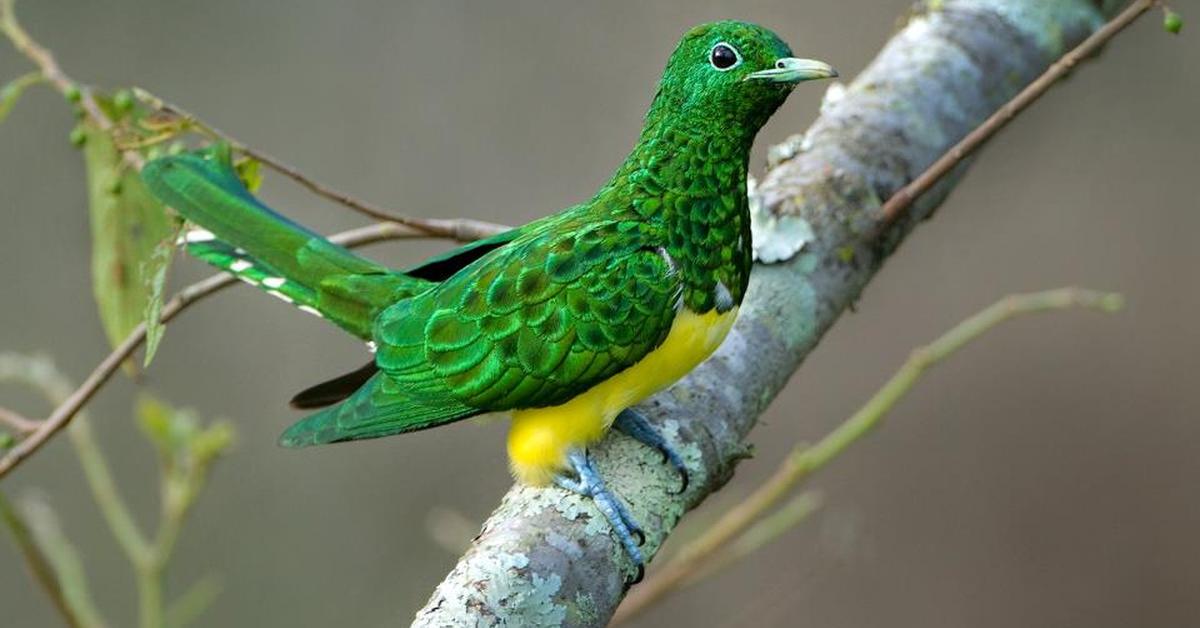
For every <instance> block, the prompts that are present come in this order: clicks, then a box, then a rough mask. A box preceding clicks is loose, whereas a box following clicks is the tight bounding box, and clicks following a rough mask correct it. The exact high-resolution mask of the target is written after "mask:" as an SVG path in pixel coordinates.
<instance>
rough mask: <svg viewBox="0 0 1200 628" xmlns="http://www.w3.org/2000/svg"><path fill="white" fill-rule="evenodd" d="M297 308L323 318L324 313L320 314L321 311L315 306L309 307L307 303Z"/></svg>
mask: <svg viewBox="0 0 1200 628" xmlns="http://www.w3.org/2000/svg"><path fill="white" fill-rule="evenodd" d="M298 309H299V310H300V311H301V312H308V313H309V314H312V315H313V316H316V317H317V318H325V315H324V314H322V313H321V312H320V310H318V309H317V308H315V307H310V306H307V305H301V306H299V308H298Z"/></svg>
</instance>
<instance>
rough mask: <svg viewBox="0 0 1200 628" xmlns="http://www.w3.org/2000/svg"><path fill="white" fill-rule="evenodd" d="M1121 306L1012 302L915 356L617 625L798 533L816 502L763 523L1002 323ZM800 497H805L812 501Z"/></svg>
mask: <svg viewBox="0 0 1200 628" xmlns="http://www.w3.org/2000/svg"><path fill="white" fill-rule="evenodd" d="M1121 304H1122V298H1121V295H1119V294H1114V293H1110V292H1096V291H1094V290H1082V289H1079V288H1060V289H1058V290H1046V291H1043V292H1034V293H1030V294H1016V295H1010V296H1008V297H1005V298H1003V299H1001V300H1000V301H998V302H996V303H994V304H992V305H991V306H989V307H988V308H986V309H984V310H982V311H980V312H978V313H976V314H975V315H973V316H971V317H970V318H968V319H966V320H964V321H962V322H961V323H959V324H957V325H955V326H954V327H953V328H951V329H950V331H947V332H946V333H944V334H942V335H941V336H939V337H938V338H937V339H936V340H934V341H933V342H931V343H929V344H927V345H925V346H923V347H919V348H917V349H915V350H914V351H913V352H912V354H911V355H910V356H909V358H908V360H906V361H905V362H904V364H903V365H901V367H900V369H899V370H897V371H896V372H895V373H894V374H893V375H892V377H891V378H890V379H888V381H887V382H886V383H885V384H884V385H883V387H882V388H880V389H879V390H878V391H876V392H875V394H874V395H872V396H871V398H870V399H868V400H867V402H866V403H865V404H863V405H862V407H860V408H859V409H858V411H857V412H855V413H854V414H853V415H851V416H850V418H848V419H846V420H845V421H844V422H842V423H841V424H840V425H838V426H837V428H835V429H834V430H833V431H832V432H830V433H829V434H826V435H825V437H824V438H822V439H821V440H819V441H817V442H816V443H815V444H813V445H808V444H806V443H799V444H797V445H796V446H794V447H793V448H792V450H791V451H790V452H789V453H788V455H787V456H785V457H784V459H783V462H782V463H781V464H780V465H779V467H778V468H777V469H776V470H775V473H774V474H772V475H771V477H770V478H768V479H767V481H766V482H763V483H762V484H761V485H759V486H758V487H757V488H756V489H755V490H754V491H753V492H752V493H750V495H749V496H747V497H746V498H745V499H743V500H742V501H741V502H739V503H738V504H737V505H736V506H734V507H732V508H730V509H729V510H728V511H726V512H725V514H723V515H721V518H720V519H718V520H717V521H716V523H714V524H712V525H711V526H709V527H708V528H706V529H705V530H704V531H703V532H702V533H701V534H700V536H699V537H697V538H696V539H694V540H692V541H691V542H689V543H688V544H687V546H686V547H684V548H683V549H681V550H680V551H679V553H678V554H677V555H675V556H674V557H672V559H671V561H670V562H669V563H667V564H666V565H665V566H664V568H663V569H660V570H658V571H657V572H656V573H655V574H653V575H652V576H651V577H650V579H649V580H647V581H646V582H645V583H644V584H643V585H642V586H640V587H637V588H635V589H633V591H632V593H630V595H629V597H627V598H626V599H625V603H624V604H622V605H621V607H620V608H619V609H618V610H617V614H616V615H615V616H614V617H613V623H614V624H616V623H620V622H621V621H624V620H628V619H630V618H631V617H633V616H634V615H636V614H637V613H639V612H641V611H642V610H645V609H646V608H647V607H649V606H651V605H652V604H654V603H655V602H656V601H658V600H659V599H661V598H662V597H663V596H665V595H666V594H668V593H670V592H671V591H674V590H675V589H677V588H679V587H680V586H682V585H683V584H685V583H688V582H691V581H693V580H694V579H695V578H696V577H697V576H699V575H700V574H701V573H709V572H710V571H712V569H711V568H710V567H709V565H708V563H710V562H712V561H714V560H716V561H717V562H722V561H723V559H725V558H726V557H725V556H723V555H722V554H723V553H729V554H732V555H744V554H745V553H747V552H748V551H750V550H752V549H754V548H757V547H760V546H762V545H763V544H764V543H766V542H767V541H768V540H770V539H771V538H773V537H774V536H777V535H778V534H780V533H781V532H782V531H784V530H786V529H788V528H790V527H792V525H794V522H796V521H798V520H799V518H802V517H803V516H804V515H806V514H807V513H808V512H810V511H811V510H812V509H813V508H814V507H815V503H814V502H815V501H816V500H815V498H813V497H812V496H808V497H807V499H800V500H799V501H793V502H792V507H791V508H789V507H787V506H785V507H784V508H782V509H780V511H779V514H782V515H783V516H782V517H780V518H779V519H778V520H776V521H772V520H771V518H767V519H763V516H764V515H766V514H767V513H768V512H769V511H770V510H771V509H772V508H774V507H775V506H776V505H777V504H778V503H779V502H780V501H782V500H783V499H784V498H785V497H787V496H788V495H789V494H790V493H791V492H792V490H793V489H794V488H795V487H796V485H798V484H800V483H801V482H804V481H805V480H807V479H808V478H809V476H811V475H812V474H813V473H816V472H817V471H819V470H821V469H823V468H824V467H825V465H827V464H829V463H830V462H831V461H833V459H835V458H837V457H838V456H840V455H841V454H842V453H843V452H845V451H846V449H847V448H849V447H850V445H853V444H854V443H856V442H858V441H859V440H860V439H862V438H863V437H864V436H866V435H867V434H869V433H871V432H872V431H874V430H875V428H876V427H878V426H879V424H880V423H881V422H882V421H883V419H884V417H885V416H887V414H888V412H890V411H891V410H892V408H894V407H895V406H896V403H897V402H899V401H900V399H901V398H903V397H904V396H905V395H907V394H908V392H909V391H910V390H912V388H913V387H914V386H916V384H917V381H918V380H919V379H920V378H921V376H922V375H924V374H925V371H928V370H929V369H931V368H933V367H934V366H936V365H937V364H938V363H940V362H942V361H943V360H945V359H946V358H948V357H950V355H951V354H953V353H955V352H956V351H958V350H959V349H961V348H963V347H964V346H966V344H967V343H969V342H971V341H973V340H975V339H977V338H979V337H980V336H982V335H983V334H984V333H985V332H987V331H988V330H990V329H992V328H993V327H995V326H997V325H999V324H1000V323H1003V322H1004V321H1007V320H1009V319H1011V318H1014V317H1016V316H1020V315H1022V314H1033V313H1036V312H1046V311H1049V310H1062V309H1066V308H1070V307H1086V308H1093V309H1098V310H1101V311H1105V312H1114V311H1116V310H1118V309H1120V307H1121ZM800 497H802V498H803V497H804V495H801V496H800ZM755 522H758V524H757V527H760V532H757V533H756V532H753V528H752V527H751V526H755V525H756V524H755ZM732 557H733V556H730V558H732Z"/></svg>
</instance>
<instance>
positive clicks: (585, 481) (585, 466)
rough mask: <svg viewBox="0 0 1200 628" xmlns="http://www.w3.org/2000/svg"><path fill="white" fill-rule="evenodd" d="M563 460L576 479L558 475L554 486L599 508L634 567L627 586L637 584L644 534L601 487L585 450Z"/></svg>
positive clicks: (642, 563)
mask: <svg viewBox="0 0 1200 628" xmlns="http://www.w3.org/2000/svg"><path fill="white" fill-rule="evenodd" d="M567 460H568V461H569V462H570V463H571V468H572V469H573V470H574V471H575V475H576V477H570V476H567V475H558V476H555V478H554V483H555V484H556V485H558V486H559V487H560V488H564V489H566V490H568V491H571V492H572V493H578V494H580V495H583V496H585V497H590V498H592V501H593V502H594V503H595V504H596V507H597V508H599V509H600V512H601V513H603V514H604V517H605V518H606V519H608V522H609V524H611V525H612V527H613V530H614V531H615V532H616V533H617V538H618V539H620V540H621V544H622V545H624V546H625V551H626V552H628V553H629V557H630V558H632V559H633V562H634V564H635V565H637V568H638V571H637V576H635V577H634V579H633V581H632V582H631V583H630V584H636V583H638V582H640V581H641V580H642V575H643V574H645V572H646V565H645V561H644V560H643V559H642V551H641V550H640V549H638V546H639V545H641V544H642V543H645V542H646V535H645V533H643V532H642V529H641V527H639V526H638V524H637V522H636V521H634V520H633V517H632V516H631V515H630V514H629V511H628V510H627V509H626V508H625V505H624V504H622V503H621V501H620V500H618V499H617V497H616V495H613V494H612V492H611V491H609V490H608V487H607V486H605V485H604V480H603V479H601V478H600V473H599V472H597V471H596V468H595V467H593V466H592V463H591V462H590V461H588V457H587V452H586V451H584V450H582V449H573V450H571V452H570V453H568V454H567ZM635 536H636V537H637V538H638V540H636V541H635V540H634V537H635Z"/></svg>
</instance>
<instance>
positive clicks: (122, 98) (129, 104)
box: [113, 89, 133, 113]
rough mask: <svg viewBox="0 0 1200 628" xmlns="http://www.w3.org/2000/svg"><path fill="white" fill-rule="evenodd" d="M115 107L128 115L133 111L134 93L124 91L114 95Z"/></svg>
mask: <svg viewBox="0 0 1200 628" xmlns="http://www.w3.org/2000/svg"><path fill="white" fill-rule="evenodd" d="M113 106H114V107H116V108H117V111H119V112H121V113H128V112H129V111H130V110H131V109H133V92H131V91H129V90H127V89H122V90H119V91H118V92H117V93H115V94H113Z"/></svg>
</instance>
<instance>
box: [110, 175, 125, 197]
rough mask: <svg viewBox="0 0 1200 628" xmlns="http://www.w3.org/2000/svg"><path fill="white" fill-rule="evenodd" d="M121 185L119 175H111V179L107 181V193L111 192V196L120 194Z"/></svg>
mask: <svg viewBox="0 0 1200 628" xmlns="http://www.w3.org/2000/svg"><path fill="white" fill-rule="evenodd" d="M122 185H123V184H122V182H121V177H120V176H116V177H113V178H112V181H109V182H108V193H109V194H112V195H113V196H116V195H117V194H120V193H121V186H122Z"/></svg>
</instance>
